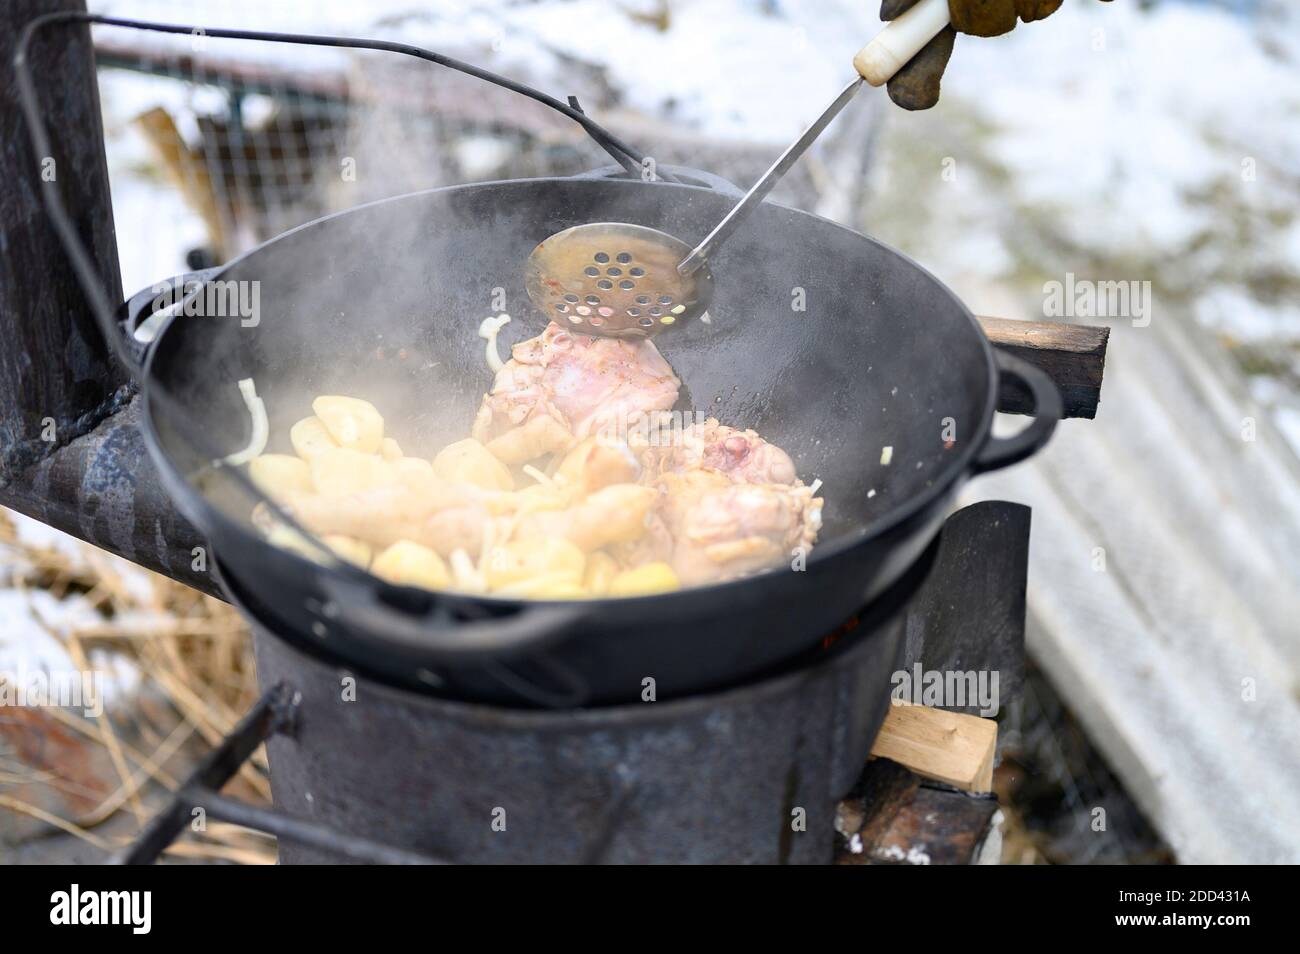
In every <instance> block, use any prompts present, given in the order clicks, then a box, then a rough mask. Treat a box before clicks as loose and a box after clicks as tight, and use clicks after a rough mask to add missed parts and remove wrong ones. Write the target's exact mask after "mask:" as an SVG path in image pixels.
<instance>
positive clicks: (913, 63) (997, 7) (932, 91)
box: [880, 0, 1110, 109]
mask: <svg viewBox="0 0 1300 954" xmlns="http://www.w3.org/2000/svg"><path fill="white" fill-rule="evenodd" d="M917 2H918V0H881V3H880V19H882V20H892V19H894V18H895V17H897V16H899V15H900V14H903V13H905V12H907V11H908V10H910V9H911V8H912V7H913V6H915V5H916V3H917ZM1061 2H1062V0H948V16H949V19H950V20H951V22H950V24H949V25H948V26H947V27H945V28H944V29H943V32H941V33H939V34H937V35H936V36H935V38H934V39H933V40H931V41H930V42H929V43H927V44H926V45H925V46H924V47H922V48H921V52H920V53H918V54H916V56H914V57H912V58H911V59H910V60H908V62H907V65H906V66H904V67H903V68H902V69H901V70H899V71H898V72H897V73H895V74H894V78H893V79H891V80H890V81H889V84H888V86H887V88H888V90H889V98H890V99H892V100H893V101H894V102H895V103H897V104H898V105H899V106H902V107H903V108H904V109H929V108H930V107H931V106H933V105H934V104H935V103H937V102H938V101H939V81H940V80H941V79H942V78H943V71H944V69H945V68H947V66H948V58H949V57H951V56H952V46H953V42H954V41H955V40H956V39H957V34H958V33H966V34H969V35H970V36H1001V35H1002V34H1003V33H1010V32H1011V31H1012V30H1014V29H1015V27H1016V21H1017V19H1019V20H1021V21H1023V22H1025V23H1031V22H1033V21H1034V20H1041V19H1043V18H1044V17H1048V16H1051V15H1052V14H1053V13H1055V12H1056V11H1057V10H1058V9H1060V6H1061ZM1103 2H1106V3H1109V2H1110V0H1103Z"/></svg>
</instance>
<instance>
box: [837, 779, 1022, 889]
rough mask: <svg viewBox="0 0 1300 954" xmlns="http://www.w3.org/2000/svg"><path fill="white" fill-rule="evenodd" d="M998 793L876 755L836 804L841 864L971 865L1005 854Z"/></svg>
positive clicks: (838, 859)
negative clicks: (968, 788)
mask: <svg viewBox="0 0 1300 954" xmlns="http://www.w3.org/2000/svg"><path fill="white" fill-rule="evenodd" d="M997 811H998V802H997V799H996V798H994V797H993V796H991V795H971V794H968V793H966V792H958V791H954V790H953V789H950V788H947V787H946V786H941V785H940V783H937V782H925V781H924V780H923V779H922V778H921V777H920V776H919V775H916V774H915V773H913V772H909V771H908V770H907V769H905V768H903V766H901V765H899V764H897V763H896V762H891V761H890V760H889V759H874V760H873V761H871V762H869V763H868V764H867V768H866V770H865V771H864V772H863V773H862V777H861V778H860V779H859V780H858V784H857V786H856V787H855V788H854V790H853V792H852V793H850V795H849V796H848V797H847V798H845V799H844V800H843V801H842V802H840V803H839V805H838V806H837V808H836V812H835V830H836V833H837V838H836V845H837V847H836V852H835V864H837V865H969V864H989V863H996V862H997V860H998V856H999V855H1000V830H999V829H998V827H997Z"/></svg>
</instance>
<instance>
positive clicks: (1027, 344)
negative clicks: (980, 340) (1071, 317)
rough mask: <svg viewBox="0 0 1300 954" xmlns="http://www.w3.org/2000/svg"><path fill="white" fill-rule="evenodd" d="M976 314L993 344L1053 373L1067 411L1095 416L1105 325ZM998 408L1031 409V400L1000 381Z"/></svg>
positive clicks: (1103, 362) (1010, 410) (1069, 414)
mask: <svg viewBox="0 0 1300 954" xmlns="http://www.w3.org/2000/svg"><path fill="white" fill-rule="evenodd" d="M977 320H978V321H979V323H980V327H981V328H983V329H984V333H985V334H986V335H988V338H989V341H990V342H991V343H992V344H993V346H994V347H995V348H999V349H1001V350H1003V351H1006V352H1007V353H1009V354H1012V355H1015V356H1016V357H1017V358H1022V359H1024V360H1025V361H1028V362H1029V363H1030V364H1032V365H1034V367H1036V368H1038V369H1040V370H1042V371H1043V372H1045V373H1046V374H1047V376H1048V377H1049V378H1051V379H1052V381H1053V382H1054V383H1055V384H1056V386H1057V388H1059V389H1060V391H1061V398H1062V400H1063V401H1064V402H1065V416H1066V417H1086V418H1094V417H1096V416H1097V404H1098V403H1099V402H1100V401H1101V379H1102V374H1103V372H1104V371H1105V369H1106V343H1107V341H1108V340H1109V339H1110V329H1109V328H1106V327H1103V326H1100V325H1070V324H1064V323H1062V322H1059V321H1013V320H1009V319H1007V318H979V319H977ZM998 410H999V411H1003V412H1005V413H1007V414H1030V413H1032V412H1033V402H1032V400H1031V399H1030V397H1029V394H1028V393H1027V392H1025V391H1023V390H1021V389H1020V388H1018V387H1017V386H1015V385H1012V384H1005V385H1004V386H1003V388H1002V390H1001V392H1000V393H999V394H998Z"/></svg>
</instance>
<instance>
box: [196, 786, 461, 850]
mask: <svg viewBox="0 0 1300 954" xmlns="http://www.w3.org/2000/svg"><path fill="white" fill-rule="evenodd" d="M190 798H191V799H192V800H193V804H194V806H195V807H198V808H202V809H203V810H204V811H205V812H207V814H208V815H209V816H210V817H212V818H216V819H218V820H219V821H225V822H230V823H231V824H232V825H239V826H240V827H242V828H251V829H253V830H254V831H261V832H266V833H268V834H271V835H275V836H276V837H277V838H282V839H284V840H286V841H294V842H297V843H299V844H303V845H307V846H308V847H311V848H316V849H318V850H320V851H328V852H331V853H333V854H336V855H342V856H343V857H345V858H347V859H349V860H351V861H361V862H365V863H367V864H375V865H445V864H451V862H449V861H446V860H444V859H442V858H434V857H431V856H429V855H421V854H418V853H416V852H413V851H406V850H404V849H402V848H392V847H390V846H388V845H381V844H379V843H378V842H374V841H369V840H367V839H365V838H357V837H355V836H353V835H347V834H344V833H342V832H337V831H334V830H333V829H330V828H327V827H325V826H324V825H318V824H316V823H315V822H310V821H306V820H304V819H301V818H294V817H293V816H292V815H286V814H284V813H282V812H277V811H274V810H272V809H268V808H260V807H258V806H256V805H249V804H248V803H246V802H241V801H239V800H238V799H234V798H227V797H226V796H225V795H219V794H217V793H216V792H195V793H191V795H190Z"/></svg>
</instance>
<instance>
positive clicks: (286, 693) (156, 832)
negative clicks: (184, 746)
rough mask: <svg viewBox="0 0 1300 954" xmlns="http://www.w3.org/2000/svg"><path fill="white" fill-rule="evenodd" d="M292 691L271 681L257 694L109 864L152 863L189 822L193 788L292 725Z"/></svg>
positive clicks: (218, 778) (228, 774)
mask: <svg viewBox="0 0 1300 954" xmlns="http://www.w3.org/2000/svg"><path fill="white" fill-rule="evenodd" d="M296 705H297V704H296V702H295V700H294V691H293V690H292V689H291V688H290V687H289V686H287V685H286V684H285V683H283V682H279V683H276V684H275V685H274V686H272V687H271V688H270V689H268V690H267V691H266V692H265V693H263V694H262V697H261V698H260V699H258V700H257V702H256V703H255V704H254V705H253V708H251V709H249V710H248V712H247V713H246V714H245V715H244V717H243V718H242V719H240V720H239V724H238V725H236V726H235V728H234V729H233V730H232V731H231V733H230V734H229V735H228V736H226V737H225V738H224V739H222V740H221V744H220V745H218V746H217V747H216V748H215V749H213V750H212V751H211V752H209V753H208V754H207V755H205V756H204V757H203V760H202V761H201V762H199V764H198V766H197V767H196V768H195V769H194V771H193V772H192V773H191V774H190V777H189V778H188V779H186V781H185V784H184V785H182V786H181V788H180V791H179V792H177V793H176V794H175V795H174V796H173V797H172V800H171V801H170V802H169V803H168V805H167V807H166V808H164V809H163V810H162V811H160V812H159V813H158V814H157V815H156V816H154V819H153V820H152V821H151V822H149V824H148V825H146V826H145V828H144V831H142V832H141V833H140V836H139V837H138V838H137V839H136V840H135V841H134V842H132V843H131V844H130V845H128V846H127V847H126V848H125V849H124V850H122V851H121V852H119V853H118V854H117V855H115V856H114V857H113V858H112V859H110V863H112V864H121V865H143V864H151V863H152V862H153V861H154V860H155V859H156V858H157V857H158V856H159V855H160V854H162V852H163V850H164V849H165V848H166V847H167V846H168V845H170V844H171V843H172V842H173V841H175V840H176V836H177V835H179V834H180V833H181V830H182V829H183V828H184V827H185V826H186V824H188V823H189V820H190V813H191V812H192V811H193V809H194V808H195V806H196V803H195V802H194V801H193V796H194V793H197V792H202V791H205V790H216V789H219V788H221V787H222V786H223V785H225V784H226V782H228V781H230V779H231V778H233V777H234V775H235V773H236V772H238V771H239V767H240V766H241V765H243V764H244V763H245V762H246V761H248V758H249V757H250V756H251V755H252V754H253V753H254V752H255V751H257V747H258V746H259V745H261V744H262V743H263V742H265V741H266V740H267V739H269V738H270V737H271V736H272V735H274V734H275V733H277V732H285V731H288V730H289V729H290V728H291V727H292V725H293V717H294V712H295V709H296Z"/></svg>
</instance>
